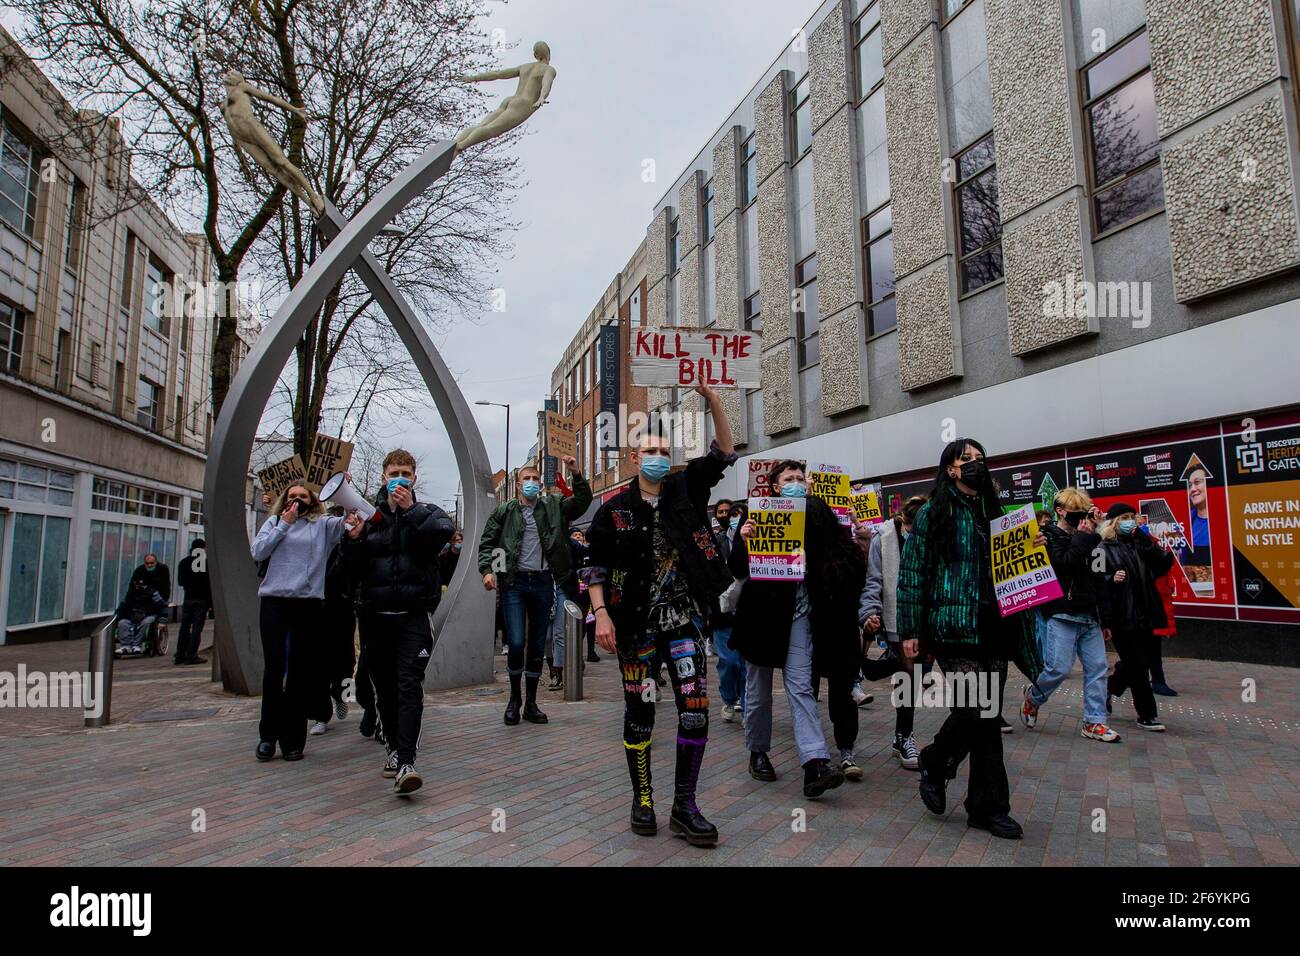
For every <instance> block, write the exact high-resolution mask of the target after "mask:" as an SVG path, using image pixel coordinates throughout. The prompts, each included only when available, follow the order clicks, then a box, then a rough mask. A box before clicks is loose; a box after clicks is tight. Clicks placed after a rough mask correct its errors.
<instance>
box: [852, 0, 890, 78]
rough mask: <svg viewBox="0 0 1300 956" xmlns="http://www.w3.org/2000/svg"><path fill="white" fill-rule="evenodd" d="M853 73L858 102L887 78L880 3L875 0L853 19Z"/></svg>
mask: <svg viewBox="0 0 1300 956" xmlns="http://www.w3.org/2000/svg"><path fill="white" fill-rule="evenodd" d="M853 73H854V77H855V78H856V82H857V94H858V96H857V98H858V102H859V103H860V102H862V101H863V100H865V99H866V98H867V97H868V96H870V95H871V91H872V90H874V89H875V88H876V87H877V86H879V85H880V81H881V80H883V79H884V78H885V62H884V56H883V55H882V53H881V50H880V3H879V2H878V0H873V2H872V3H871V5H870V6H869V7H867V9H866V10H864V11H863V12H862V15H861V16H860V17H858V18H857V19H856V20H854V21H853Z"/></svg>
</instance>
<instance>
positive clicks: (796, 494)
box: [781, 481, 808, 498]
mask: <svg viewBox="0 0 1300 956" xmlns="http://www.w3.org/2000/svg"><path fill="white" fill-rule="evenodd" d="M807 494H808V489H807V488H805V487H804V486H803V485H801V484H799V482H797V481H787V482H786V483H785V484H783V485H782V486H781V497H782V498H803V497H805V496H806V495H807Z"/></svg>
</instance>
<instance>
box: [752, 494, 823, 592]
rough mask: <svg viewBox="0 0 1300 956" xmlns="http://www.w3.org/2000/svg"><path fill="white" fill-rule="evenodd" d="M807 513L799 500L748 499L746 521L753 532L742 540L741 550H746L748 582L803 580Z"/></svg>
mask: <svg viewBox="0 0 1300 956" xmlns="http://www.w3.org/2000/svg"><path fill="white" fill-rule="evenodd" d="M807 511H808V502H807V501H806V500H804V499H802V498H750V499H749V520H750V521H752V522H753V523H754V530H753V533H752V534H751V535H750V536H749V537H748V538H747V539H745V546H746V547H747V548H748V549H749V576H750V578H751V579H752V580H754V581H802V580H803V571H804V551H803V543H804V523H805V519H806V517H807Z"/></svg>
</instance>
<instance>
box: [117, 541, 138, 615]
mask: <svg viewBox="0 0 1300 956" xmlns="http://www.w3.org/2000/svg"><path fill="white" fill-rule="evenodd" d="M139 530H140V529H139V528H138V527H137V526H136V525H133V524H124V525H122V538H121V544H120V546H119V547H118V552H117V594H116V595H114V597H113V606H114V607H116V606H117V602H118V601H120V600H121V599H122V595H123V594H125V593H126V586H127V583H128V582H129V581H130V580H131V572H132V571H134V570H135V566H136V565H137V564H138V563H139V562H138V561H136V559H135V544H136V534H137V533H138V532H139Z"/></svg>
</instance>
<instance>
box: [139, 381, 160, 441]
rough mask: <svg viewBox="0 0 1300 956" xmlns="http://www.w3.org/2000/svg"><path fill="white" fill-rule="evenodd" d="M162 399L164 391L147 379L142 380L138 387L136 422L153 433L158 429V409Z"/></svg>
mask: <svg viewBox="0 0 1300 956" xmlns="http://www.w3.org/2000/svg"><path fill="white" fill-rule="evenodd" d="M161 398H162V389H161V388H160V387H159V386H157V385H155V384H154V383H153V382H151V381H149V380H148V379H147V378H142V379H140V384H139V385H138V386H136V396H135V420H136V422H137V423H138V424H140V425H143V426H144V427H145V428H148V429H150V430H151V431H156V430H157V428H158V408H159V405H160V401H159V400H160V399H161Z"/></svg>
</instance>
